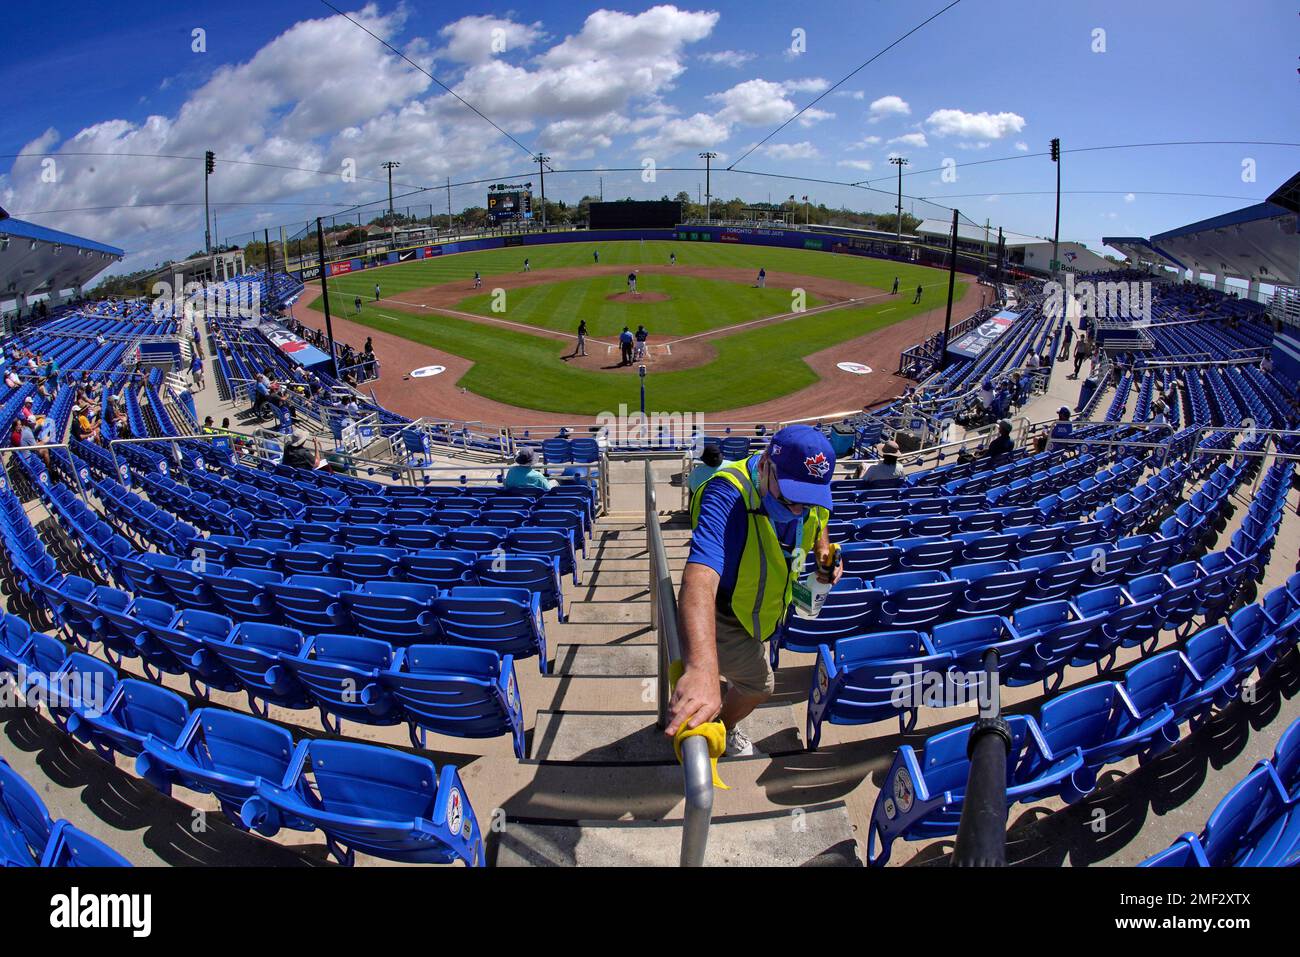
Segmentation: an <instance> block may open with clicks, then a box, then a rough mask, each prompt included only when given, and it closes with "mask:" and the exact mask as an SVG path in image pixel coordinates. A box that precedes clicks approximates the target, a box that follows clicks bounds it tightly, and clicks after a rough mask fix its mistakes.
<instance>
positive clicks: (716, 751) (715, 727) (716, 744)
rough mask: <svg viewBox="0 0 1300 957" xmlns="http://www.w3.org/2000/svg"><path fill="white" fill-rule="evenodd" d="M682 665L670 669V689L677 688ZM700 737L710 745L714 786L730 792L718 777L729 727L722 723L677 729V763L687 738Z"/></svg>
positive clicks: (674, 742)
mask: <svg viewBox="0 0 1300 957" xmlns="http://www.w3.org/2000/svg"><path fill="white" fill-rule="evenodd" d="M682 670H683V668H682V663H681V662H680V661H674V662H673V663H672V664H671V665H669V668H668V688H669V691H670V693H671V689H673V688H675V687H676V686H677V679H678V678H680V677H681V676H682ZM696 735H699V736H700V737H703V738H704V740H706V741H707V742H708V743H709V767H710V769H711V770H712V771H713V786H714V787H715V788H721V789H722V790H724V791H730V790H731V788H729V787H727V785H725V784H724V783H723V782H722V778H720V777H718V758H720V757H722V755H723V753H724V752H725V751H726V750H727V727H726V725H724V724H723V723H722V722H721V721H707V722H705V723H704V724H701V725H697V726H696V727H694V728H688V727H687V726H686V725H685V724H683V725H682V726H681V727H680V728H678V729H677V735H676V736H675V737H674V738H673V751H674V752H676V754H677V763H678V764H680V763H681V760H682V742H683V741H685V740H686V739H687V738H690V737H694V736H696Z"/></svg>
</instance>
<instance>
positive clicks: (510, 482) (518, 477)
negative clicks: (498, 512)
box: [501, 448, 555, 491]
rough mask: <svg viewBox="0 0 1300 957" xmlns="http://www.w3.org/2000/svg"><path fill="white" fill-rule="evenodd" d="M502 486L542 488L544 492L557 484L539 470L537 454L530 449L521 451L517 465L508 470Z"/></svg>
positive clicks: (516, 460) (516, 458) (516, 457)
mask: <svg viewBox="0 0 1300 957" xmlns="http://www.w3.org/2000/svg"><path fill="white" fill-rule="evenodd" d="M501 484H502V485H503V486H505V487H506V488H540V489H542V490H543V491H546V490H547V489H551V488H554V487H555V483H554V482H552V481H551V480H550V479H548V478H547V477H546V476H545V475H544V474H543V473H542V472H541V471H539V470H538V468H537V453H536V452H534V451H533V450H532V449H529V448H523V449H520V450H519V453H518V454H517V455H516V456H515V464H514V465H512V466H510V468H509V469H507V470H506V475H505V479H504V481H502V483H501Z"/></svg>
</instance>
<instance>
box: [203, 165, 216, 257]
mask: <svg viewBox="0 0 1300 957" xmlns="http://www.w3.org/2000/svg"><path fill="white" fill-rule="evenodd" d="M216 165H217V155H216V154H215V153H213V152H212V150H208V151H207V152H205V153H204V154H203V249H204V251H205V252H206V253H207V254H208V275H209V277H210V278H211V279H212V280H214V281H215V280H216V278H217V261H216V260H215V259H214V258H213V257H212V217H211V215H210V214H209V213H208V177H209V176H211V175H212V171H213V170H214V169H215V168H216Z"/></svg>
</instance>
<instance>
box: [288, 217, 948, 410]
mask: <svg viewBox="0 0 1300 957" xmlns="http://www.w3.org/2000/svg"><path fill="white" fill-rule="evenodd" d="M592 246H598V247H599V248H600V250H601V257H600V258H601V262H602V263H607V262H652V261H658V262H666V261H667V250H668V249H670V248H671V249H676V251H677V261H678V262H679V263H682V264H688V265H693V266H694V265H705V266H709V265H712V266H728V267H745V268H753V269H754V270H755V272H757V269H758V266H759V265H762V266H763V267H764V268H767V269H768V270H769V272H770V271H773V270H780V271H784V272H791V273H796V274H802V275H824V276H831V277H832V278H837V279H848V280H852V281H856V282H860V283H863V284H870V285H876V286H884V287H885V288H887V287H888V284H889V283H891V282H892V281H893V277H894V275H895V274H897V275H899V276H900V277H901V280H900V281H901V288H902V290H903V291H906V290H907V289H908V286H909V284H910V286H911V288H913V289H915V286H916V283H917V281H918V278H917V277H923V278H921V280H920V281H921V282H923V283H924V284H925V285H926V286H927V288H928V289H929V294H928V295H926V296H924V297H923V299H922V302H921V303H920V304H919V305H915V306H914V305H912V300H911V297H910V296H907V295H899V296H898V298H896V299H892V300H887V301H883V302H881V303H880V304H878V305H871V306H857V307H852V308H845V309H839V310H834V311H831V312H825V313H820V314H818V315H812V316H803V317H800V318H798V319H790V320H787V321H785V322H781V323H776V324H773V325H768V326H760V327H755V328H752V329H746V330H742V331H740V332H737V333H736V334H734V335H730V336H723V337H720V338H717V339H714V340H712V343H713V345H714V346H715V348H716V349H717V354H718V358H717V361H715V362H711V363H709V364H707V365H704V366H698V367H696V368H693V369H682V370H679V371H675V372H655V371H654V367H653V365H651V374H650V377H649V380H648V382H647V397H648V398H647V401H648V403H649V405H650V406H651V407H653V408H655V409H657V410H659V411H663V412H670V411H671V412H705V413H707V412H719V411H723V410H726V409H734V408H737V407H740V406H745V405H752V404H755V403H758V402H765V401H768V400H770V399H776V398H780V397H781V396H783V395H788V394H790V393H791V392H795V391H797V390H799V389H802V388H805V387H806V386H809V385H812V384H814V383H815V382H817V381H818V378H817V374H816V373H815V372H813V370H812V369H811V367H809V365H808V364H807V363H806V362H805V361H804V359H803V357H804V356H807V355H810V354H812V353H815V352H818V351H820V350H822V349H825V348H828V347H830V346H833V345H835V344H836V343H839V342H844V341H846V340H849V339H854V338H857V337H858V336H862V335H865V334H867V333H869V332H873V331H875V330H877V329H881V328H883V327H885V326H887V325H891V324H892V323H895V322H900V321H902V320H904V319H907V318H909V317H911V316H914V315H916V314H917V313H920V312H924V311H926V310H928V309H931V308H933V307H934V306H936V305H938V304H939V303H940V302H941V301H943V297H945V296H946V293H947V286H946V281H947V277H946V274H944V273H943V272H942V271H940V270H935V269H927V268H925V267H918V266H907V265H903V264H894V263H890V262H880V261H875V260H870V259H865V258H861V257H849V256H831V255H827V254H826V253H819V252H811V251H803V250H772V249H766V248H760V247H754V246H741V247H735V246H711V245H709V246H708V247H707V248H702V247H705V246H706V244H703V243H697V244H692V243H645V244H644V245H642V244H640V243H636V242H627V243H599V244H587V243H569V244H565V245H562V246H550V247H547V246H543V247H531V248H529V258H530V259H531V260H532V265H533V267H534V269H545V268H551V267H554V266H571V265H575V264H578V263H581V262H583V261H584V260H585V261H587V262H590V261H591V249H592ZM653 247H661V248H660V249H659V250H658V251H654V250H653V249H652V248H653ZM697 251H698V252H699V254H700V256H701V257H702V258H703V257H716V258H711V259H710V261H702V260H701V259H696V258H695V255H696V253H697ZM584 252H585V255H584ZM652 252H653V255H654V256H655V257H656V258H653V259H652V258H650V256H651V253H652ZM550 254H555V257H556V258H555V260H554V261H552V260H551V258H550ZM745 254H748V256H746V255H745ZM773 254H776V255H773ZM688 256H689V257H690V258H687V257H688ZM642 257H644V258H642ZM462 261H464V262H465V263H467V265H465V266H462V265H461V264H460V263H461V262H462ZM522 262H523V256H522V255H521V254H520V253H519V251H518V250H517V249H508V250H493V251H489V252H484V253H471V254H466V255H463V256H455V257H450V258H447V259H432V260H421V261H419V262H416V263H403V264H401V265H397V266H390V267H386V268H384V269H380V270H367V271H365V272H361V273H357V274H355V275H350V276H339V277H336V278H334V279H331V280H330V302H331V304H332V307H333V308H334V309H336V310H338V311H339V312H340V313H341V314H344V315H346V318H348V319H350V320H352V321H354V322H358V323H360V324H361V325H365V326H369V327H371V328H374V329H379V330H382V331H384V332H389V333H393V334H395V335H399V336H403V337H404V338H407V339H410V340H412V341H415V342H420V343H423V344H425V345H429V346H432V347H434V348H436V349H441V350H443V351H444V352H449V353H452V354H454V355H458V356H462V357H464V358H466V359H469V360H471V361H472V362H473V363H474V366H473V368H471V369H470V370H469V371H468V372H467V373H465V375H464V376H462V377H461V379H460V381H459V383H458V384H459V385H461V386H463V387H464V388H466V389H469V390H470V391H471V392H474V393H476V394H478V395H482V396H484V397H486V398H489V399H495V400H497V401H500V402H505V403H509V404H511V405H516V406H520V407H522V408H529V409H539V410H542V411H546V412H556V413H566V414H572V415H581V416H593V415H598V414H600V413H602V412H611V411H616V410H617V409H618V406H619V405H620V403H624V404H626V405H628V406H629V407H632V408H635V407H637V405H638V388H639V387H638V382H637V379H636V377H635V376H629V375H625V374H617V375H616V374H611V373H608V372H601V371H588V370H584V369H578V368H574V367H572V366H569V365H567V364H566V363H564V362H563V361H561V360H560V358H559V356H560V354H561V353H562V352H563V351H565V349H564V344H563V343H561V342H557V341H556V340H555V339H551V338H547V337H542V336H537V335H533V334H531V333H528V332H525V331H522V330H516V329H511V328H507V327H502V326H492V325H487V324H482V323H477V322H474V321H472V320H468V319H456V318H453V317H450V316H441V315H438V316H433V315H429V314H428V313H423V312H422V313H415V312H408V311H406V310H404V309H402V308H399V307H396V306H393V305H392V304H390V303H382V304H379V305H378V306H376V305H375V304H374V303H372V302H367V303H366V304H365V305H363V307H362V311H361V315H360V316H354V315H352V314H351V308H352V300H353V297H354V296H357V295H361V296H362V299H363V300H365V299H367V298H368V296H369V295H373V289H374V284H375V283H376V282H378V283H379V284H380V287H381V290H382V291H383V294H384V295H385V296H389V295H396V294H397V293H398V292H400V291H402V289H416V288H424V287H426V286H430V285H435V284H437V283H439V282H447V281H452V280H455V281H458V282H459V281H463V280H464V279H465V278H466V277H467V276H472V275H473V272H474V270H475V269H478V270H480V271H481V272H482V273H483V275H484V277H485V281H486V277H488V276H490V275H492V274H493V273H494V272H496V273H504V272H515V271H517V270H518V268H519V264H522ZM868 277H872V278H874V280H875V281H874V282H868ZM885 277H887V278H885ZM593 278H594V277H593ZM615 278H616V279H618V278H619V277H615ZM682 278H683V279H685V278H687V277H682ZM697 282H702V283H708V282H710V281H709V280H697ZM958 284H959V285H964V283H962V282H961V281H960V280H959V281H958ZM731 285H734V284H731ZM742 288H745V287H742ZM521 291H522V290H512V292H511V295H514V294H515V293H518V292H521ZM746 291H749V290H747V289H746ZM752 291H754V292H759V291H760V290H752ZM769 291H773V292H775V291H777V290H769ZM309 295H310V287H309ZM960 295H961V290H958V291H957V297H958V298H960ZM602 301H603V300H602ZM659 305H664V304H662V303H661V304H659ZM311 308H319V297H316V298H315V300H314V301H313V302H312V303H311ZM785 311H788V299H787V300H786V303H785V308H779V309H776V310H774V313H777V312H785ZM389 317H392V318H389ZM578 318H580V317H579V316H577V315H570V316H567V317H561V320H563V321H562V322H561V328H566V329H567V328H568V327H569V326H571V325H574V324H576V323H577V320H578ZM588 324H589V325H590V324H591V319H590V318H588ZM620 328H621V326H620ZM593 334H594V333H593ZM402 371H403V370H392V369H388V370H386V373H387V374H388V375H398V374H401V373H402ZM430 414H432V415H437V410H436V409H434V410H430Z"/></svg>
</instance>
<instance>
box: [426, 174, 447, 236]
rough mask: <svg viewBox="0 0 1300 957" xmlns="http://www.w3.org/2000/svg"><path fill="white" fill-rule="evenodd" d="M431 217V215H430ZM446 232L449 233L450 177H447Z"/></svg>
mask: <svg viewBox="0 0 1300 957" xmlns="http://www.w3.org/2000/svg"><path fill="white" fill-rule="evenodd" d="M430 215H432V213H431V214H430ZM447 232H451V177H450V176H448V177H447Z"/></svg>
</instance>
